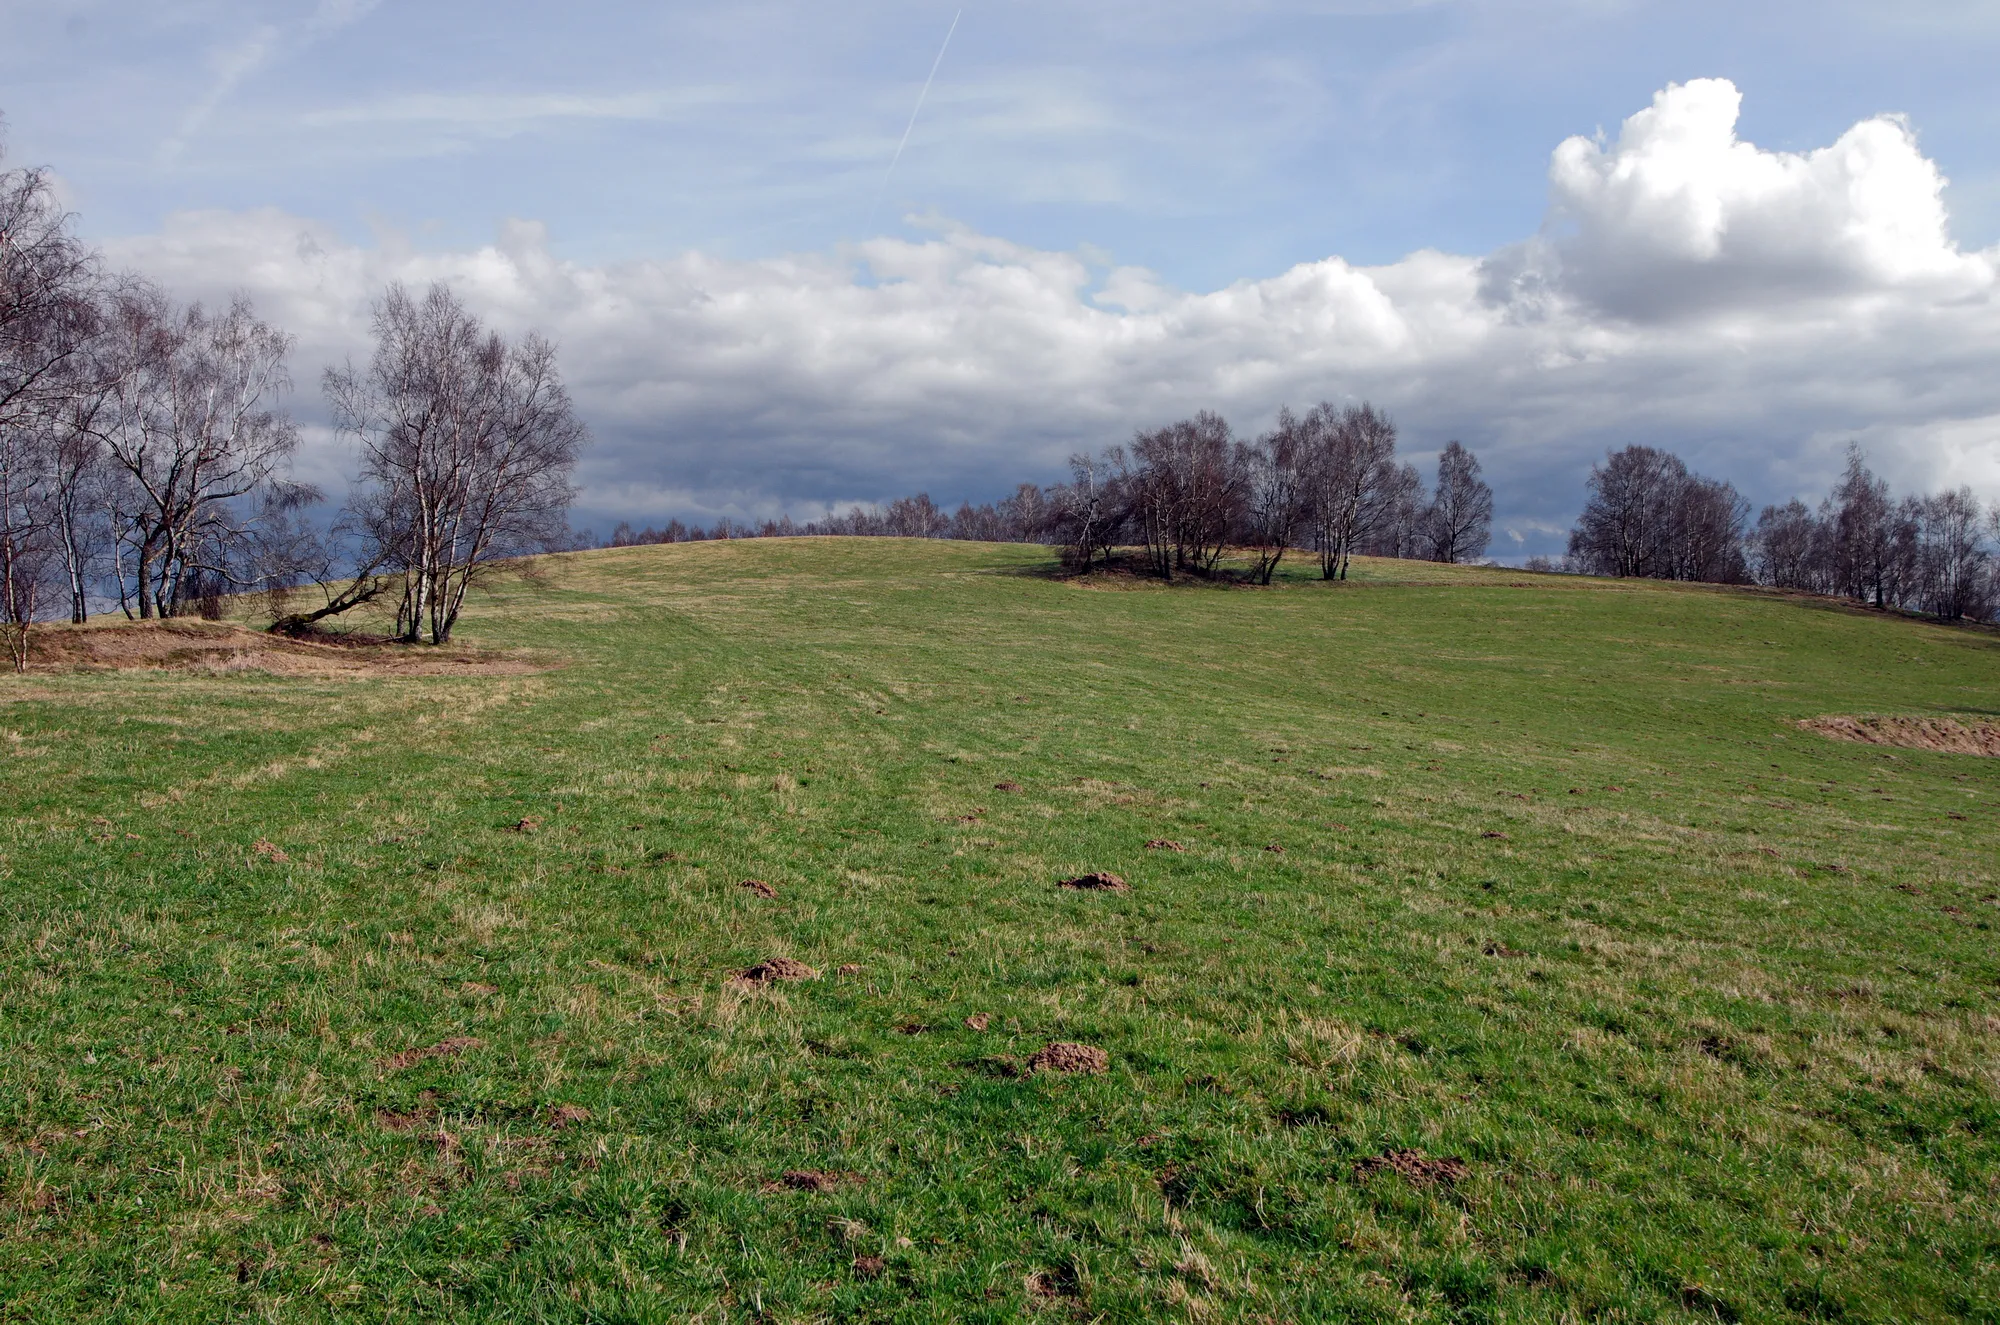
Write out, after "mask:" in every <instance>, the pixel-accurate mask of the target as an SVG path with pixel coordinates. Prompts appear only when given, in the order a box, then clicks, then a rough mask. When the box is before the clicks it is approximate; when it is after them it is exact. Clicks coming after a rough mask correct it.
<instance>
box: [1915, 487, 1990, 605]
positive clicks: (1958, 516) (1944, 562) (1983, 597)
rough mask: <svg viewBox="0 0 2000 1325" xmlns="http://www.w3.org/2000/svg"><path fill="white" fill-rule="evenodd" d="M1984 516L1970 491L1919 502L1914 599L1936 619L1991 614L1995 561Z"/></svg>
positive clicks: (1942, 495)
mask: <svg viewBox="0 0 2000 1325" xmlns="http://www.w3.org/2000/svg"><path fill="white" fill-rule="evenodd" d="M1983 515H1984V512H1983V511H1982V510H1981V509H1980V504H1979V499H1978V498H1977V497H1975V496H1973V494H1972V489H1970V488H1959V489H1957V490H1956V491H1949V490H1947V491H1945V492H1940V493H1937V494H1936V495H1934V496H1930V497H1925V498H1922V499H1921V500H1919V501H1918V502H1917V503H1916V510H1915V516H1916V520H1915V524H1916V557H1915V561H1916V565H1915V568H1914V570H1915V574H1914V575H1913V576H1912V579H1913V581H1914V583H1913V584H1912V586H1911V587H1912V588H1913V589H1914V590H1915V592H1914V593H1913V594H1912V595H1911V597H1913V598H1914V599H1915V600H1916V603H1917V605H1918V606H1920V607H1921V608H1922V609H1923V610H1924V611H1926V612H1929V613H1930V614H1931V615H1933V616H1936V617H1940V618H1942V619H1944V620H1946V621H1957V620H1960V619H1962V618H1965V617H1968V616H1970V617H1981V616H1984V615H1986V614H1987V613H1988V612H1989V611H1990V610H1991V608H1992V606H1993V603H1992V599H1991V597H1990V596H1989V595H1990V593H1991V585H1992V578H1991V575H1990V573H1989V562H1990V561H1991V556H1990V554H1989V553H1988V552H1987V551H1986V549H1985V548H1984V547H1983V546H1982V543H1983V539H1982V537H1981V535H1982V533H1983V532H1984V531H1983V530H1982V528H1981V525H1982V523H1983Z"/></svg>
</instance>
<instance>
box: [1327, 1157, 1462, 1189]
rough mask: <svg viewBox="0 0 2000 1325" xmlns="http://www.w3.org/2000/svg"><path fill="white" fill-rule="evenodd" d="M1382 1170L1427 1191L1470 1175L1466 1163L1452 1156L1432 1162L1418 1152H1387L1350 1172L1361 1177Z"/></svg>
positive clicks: (1367, 1160) (1370, 1158)
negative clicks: (1401, 1176) (1429, 1188)
mask: <svg viewBox="0 0 2000 1325" xmlns="http://www.w3.org/2000/svg"><path fill="white" fill-rule="evenodd" d="M1385 1169H1386V1170H1389V1171H1390V1172H1393V1173H1400V1174H1402V1175H1403V1177H1404V1179H1405V1180H1406V1181H1408V1182H1409V1183H1410V1184H1411V1185H1412V1186H1415V1187H1430V1186H1434V1185H1436V1184H1439V1183H1443V1184H1445V1185H1447V1186H1449V1185H1450V1184H1452V1183H1454V1182H1457V1181H1458V1180H1459V1179H1460V1178H1463V1177H1464V1176H1465V1175H1466V1174H1467V1173H1469V1172H1471V1169H1470V1168H1469V1167H1468V1166H1467V1165H1466V1162H1465V1161H1464V1160H1462V1159H1460V1158H1459V1157H1458V1156H1456V1155H1441V1156H1438V1157H1436V1158H1433V1157H1431V1156H1429V1155H1426V1154H1424V1153H1423V1152H1422V1151H1421V1150H1391V1151H1390V1152H1389V1153H1388V1154H1386V1155H1370V1156H1369V1157H1368V1158H1367V1159H1364V1160H1362V1161H1361V1162H1360V1163H1358V1164H1356V1165H1355V1166H1354V1172H1355V1173H1356V1174H1357V1175H1361V1176H1365V1175H1367V1174H1370V1173H1380V1172H1382V1171H1383V1170H1385Z"/></svg>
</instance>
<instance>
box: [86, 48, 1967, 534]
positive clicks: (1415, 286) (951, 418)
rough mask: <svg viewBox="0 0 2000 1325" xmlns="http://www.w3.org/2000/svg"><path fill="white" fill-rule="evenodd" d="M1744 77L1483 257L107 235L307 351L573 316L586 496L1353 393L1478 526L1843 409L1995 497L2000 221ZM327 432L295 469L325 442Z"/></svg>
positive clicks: (967, 490) (608, 506) (1655, 118)
mask: <svg viewBox="0 0 2000 1325" xmlns="http://www.w3.org/2000/svg"><path fill="white" fill-rule="evenodd" d="M1737 110H1738V97H1737V93H1736V89H1735V88H1734V87H1732V86H1731V85H1729V84H1728V83H1725V82H1721V81H1718V80H1703V81H1697V82H1694V83H1689V84H1686V85H1677V86H1673V87H1670V88H1668V89H1667V90H1666V91H1664V92H1662V93H1661V94H1660V95H1659V96H1658V97H1657V98H1656V99H1655V102H1654V104H1653V105H1652V106H1651V107H1649V108H1647V109H1645V110H1643V111H1641V112H1640V113H1638V114H1636V115H1634V116H1633V117H1632V118H1631V119H1630V120H1628V121H1627V122H1626V124H1625V125H1624V127H1623V130H1622V132H1621V133H1620V134H1618V135H1617V136H1616V137H1615V138H1613V139H1610V140H1608V141H1599V140H1593V139H1586V138H1573V139H1570V140H1569V141H1567V142H1564V143H1563V144H1561V145H1560V146H1559V147H1558V148H1557V149H1556V151H1555V153H1554V156H1553V159H1552V163H1551V166H1550V177H1549V178H1550V205H1549V214H1548V221H1547V224H1546V225H1545V226H1544V227H1543V228H1542V230H1541V231H1540V232H1539V233H1537V234H1536V235H1533V236H1531V237H1528V238H1527V239H1525V240H1523V241H1522V242H1521V243H1518V244H1515V245H1511V246H1508V247H1506V248H1504V249H1502V250H1500V251H1498V252H1496V253H1493V254H1488V255H1477V256H1468V255H1453V254H1446V253H1439V252H1434V251H1420V252H1417V253H1413V254H1411V255H1409V256H1407V257H1405V258H1403V259H1402V260H1401V261H1398V262H1395V263H1391V264H1387V265H1378V266H1368V267H1361V266H1353V265H1350V264H1348V263H1347V262H1344V261H1342V260H1341V259H1339V258H1327V259H1324V260H1322V261H1318V262H1310V263H1303V264H1300V265H1298V266H1295V267H1292V268H1291V269H1290V270H1287V271H1284V272H1281V273H1279V274H1278V275H1275V276H1271V277H1269V278H1266V279H1262V280H1245V281H1240V282H1237V283H1235V284H1232V285H1230V286H1227V287H1225V288H1223V289H1219V290H1214V291H1210V292H1207V293H1191V292H1186V291H1182V290H1177V289H1174V288H1171V287H1170V286H1168V285H1167V284H1165V283H1164V282H1162V281H1160V280H1159V279H1157V278H1156V277H1154V276H1153V275H1152V274H1151V273H1148V272H1145V271H1143V270H1138V269H1134V268H1116V267H1107V266H1105V265H1103V264H1102V263H1101V262H1099V261H1098V260H1097V259H1095V258H1094V257H1093V255H1091V254H1089V253H1064V252H1049V251H1045V250H1040V249H1036V248H1032V247H1029V246H1025V245H1020V244H1014V243H1009V242H1007V241H1005V240H1002V239H997V238H994V237H992V236H988V235H982V234H978V233H974V232H973V231H971V230H969V229H966V228H962V227H957V226H954V225H951V224H950V223H947V222H934V223H932V224H931V225H930V227H929V229H928V232H927V233H926V234H925V236H924V237H922V238H918V239H878V240H873V241H870V242H867V243H862V244H857V245H853V246H848V247H843V248H839V249H835V250H831V251H825V252H818V253H805V254H799V255H793V256H789V257H781V258H771V259H765V260H757V261H736V260H725V259H720V258H715V257H712V256H707V255H704V254H702V253H687V254H684V255H682V256H680V257H677V258H672V259H666V260H654V261H634V262H621V263H610V264H603V265H591V264H586V263H578V262H573V261H564V260H561V259H559V258H557V257H556V256H554V255H553V253H552V251H551V248H550V244H549V241H548V236H547V235H546V234H545V233H544V231H543V230H542V228H541V227H540V226H539V225H537V224H534V223H530V222H514V223H510V224H509V225H508V226H507V227H506V228H505V229H504V231H503V233H502V234H501V236H500V238H499V239H498V240H497V241H496V242H494V243H493V244H490V245H487V246H484V247H481V248H477V249H473V250H466V251H456V252H442V253H439V252H418V251H415V250H412V249H408V248H405V247H400V246H398V245H397V244H395V243H393V242H389V243H380V244H376V245H370V246H361V245H355V244H352V243H349V242H346V241H343V240H342V239H341V238H340V237H339V236H338V235H337V234H336V233H335V232H334V231H333V230H332V229H331V228H330V227H327V226H325V225H322V224H319V223H316V222H313V221H309V220H303V219H300V218H298V217H295V216H290V215H286V214H283V213H280V212H277V211H269V210H267V211H252V212H234V213H190V214H183V215H180V216H177V217H175V218H174V219H173V220H172V221H171V222H170V223H169V224H168V225H167V226H166V227H165V228H164V229H163V230H162V231H161V232H159V233H157V234H153V235H147V236H141V237H136V238H132V239H128V240H124V241H121V242H119V243H118V244H116V245H114V251H115V254H116V256H117V257H118V258H119V259H120V260H122V261H125V262H128V263H130V264H131V265H133V266H134V267H137V268H138V269H140V270H142V271H145V272H148V273H150V274H152V275H154V276H155V277H156V278H158V279H161V280H163V281H165V282H166V283H168V284H169V285H170V286H172V287H174V288H176V289H179V290H181V291H184V292H187V293H207V294H211V295H212V294H218V293H221V292H222V291H224V290H231V289H244V290H247V291H248V292H249V293H251V294H252V295H253V296H254V297H255V298H256V299H257V300H258V301H259V304H260V306H261V307H263V308H264V310H265V311H266V312H267V315H269V316H271V317H273V318H274V319H276V320H278V321H280V322H281V323H283V324H284V325H286V326H288V327H290V328H292V329H293V330H295V331H296V332H297V333H298V335H299V337H300V341H301V347H300V354H299V363H300V365H301V368H302V376H308V377H309V376H311V375H314V374H316V373H317V371H318V366H319V365H320V364H323V363H326V362H332V361H335V360H338V359H340V358H342V357H345V356H349V355H353V356H357V357H358V356H360V355H363V354H365V352H366V326H367V308H368V303H369V301H370V299H371V298H373V297H374V296H375V295H376V294H377V293H379V291H380V290H381V288H382V286H383V285H384V284H385V283H386V282H388V281H390V280H402V281H406V282H412V283H422V282H426V281H431V280H445V281H449V282H450V283H451V284H452V285H453V286H454V287H456V288H457V289H458V290H459V291H460V292H461V294H463V295H464V296H465V297H466V298H467V299H468V301H469V302H471V303H472V304H473V305H474V306H475V307H477V308H479V309H480V310H481V311H482V312H484V313H485V314H486V315H487V316H488V317H490V318H491V319H492V320H493V321H494V322H495V323H496V324H498V325H501V326H503V327H508V328H525V327H529V326H533V327H537V328H540V329H541V330H543V331H544V332H546V333H548V334H550V335H552V336H554V337H555V338H556V339H557V340H558V341H559V343H560V345H561V347H562V352H563V359H564V363H565V366H566V370H567V372H568V375H569V377H570V379H571V381H572V384H573V386H574V388H575V390H576V394H577V397H578V400H579V403H580V404H581V406H582V408H583V411H584V413H585V415H586V417H587V418H588V420H589V422H590V423H591V426H592V428H593V429H594V431H595V433H596V435H597V438H598V445H597V448H596V450H595V451H594V453H593V455H592V458H591V460H590V462H589V464H588V466H587V467H586V470H585V472H584V475H583V479H584V487H585V493H584V499H583V502H582V507H583V514H584V516H585V518H586V519H590V520H595V521H597V522H599V523H600V525H601V524H603V523H605V522H608V521H611V520H615V519H620V518H628V519H633V520H660V519H664V518H666V517H668V516H680V517H682V518H688V517H691V516H693V517H702V518H712V517H713V516H715V515H719V514H730V515H733V516H747V517H757V516H762V515H766V514H773V513H776V512H777V511H779V510H789V511H790V512H791V513H793V514H794V515H798V516H810V515H814V514H817V513H818V512H819V511H820V510H821V509H822V508H823V507H824V506H825V505H827V504H829V503H832V504H844V503H847V502H851V501H864V502H865V501H873V500H879V499H882V498H886V497H889V496H893V495H896V494H898V493H902V492H906V491H911V490H915V489H919V488H925V489H928V490H929V491H931V492H932V494H933V495H934V496H937V497H939V498H940V499H944V500H955V499H958V498H960V497H974V498H990V497H993V496H998V495H1000V494H1001V493H1003V492H1004V491H1006V490H1007V489H1008V488H1009V487H1010V486H1011V485H1012V484H1013V483H1014V482H1016V481H1019V480H1021V479H1037V480H1047V479H1051V478H1054V477H1056V476H1057V474H1058V473H1059V472H1060V470H1061V466H1062V462H1063V460H1064V457H1066V456H1067V455H1068V454H1069V452H1071V451H1073V450H1077V449H1083V448H1095V447H1097V446H1100V445H1103V444H1105V443H1107V442H1110V441H1115V440H1119V439H1121V438H1122V437H1123V436H1125V435H1126V434H1127V433H1129V432H1130V430H1131V429H1132V428H1134V427H1135V426H1140V425H1145V424H1149V423H1153V422H1157V421H1160V420H1164V419H1167V418H1170V417H1173V416H1175V415H1178V414H1181V413H1183V412H1187V411H1191V410H1194V409H1197V408H1215V409H1219V410H1222V411H1223V412H1224V413H1226V414H1227V415H1228V416H1229V417H1230V418H1232V420H1235V421H1236V422H1238V423H1239V425H1241V426H1243V427H1246V428H1255V427H1258V426H1261V425H1262V424H1263V423H1264V422H1265V421H1266V420H1268V418H1269V416H1270V415H1271V414H1272V413H1273V412H1274V411H1275V409H1276V408H1277V406H1278V405H1280V404H1283V403H1287V402H1289V403H1292V404H1294V405H1297V404H1304V403H1309V402H1311V401H1314V400H1318V399H1334V400H1341V399H1347V398H1361V397H1366V398H1369V399H1372V400H1375V401H1376V402H1378V403H1381V404H1384V405H1386V406H1387V407H1388V408H1389V409H1390V410H1391V411H1392V412H1393V413H1394V414H1395V415H1396V416H1397V418H1398V419H1399V420H1400V421H1401V423H1402V424H1403V426H1404V430H1405V438H1406V443H1405V445H1406V449H1408V450H1410V451H1412V452H1416V453H1425V452H1430V451H1434V450H1435V449H1437V448H1438V447H1440V446H1442V444H1443V443H1444V442H1445V441H1446V440H1448V439H1450V438H1453V437H1456V438H1459V439H1461V440H1463V441H1464V442H1466V444H1467V445H1469V446H1471V447H1473V448H1474V449H1475V450H1476V451H1478V452H1479V453H1480V454H1481V456H1482V458H1483V460H1484V461H1485V465H1486V469H1487V472H1488V474H1489V476H1490V477H1491V478H1492V479H1493V481H1494V483H1495V486H1496V488H1497V489H1498V493H1499V506H1500V509H1499V515H1498V524H1499V526H1500V528H1501V529H1502V530H1503V531H1509V532H1503V533H1502V534H1501V535H1500V536H1499V537H1498V538H1496V543H1495V551H1496V552H1498V553H1501V554H1503V555H1505V554H1508V553H1511V552H1516V551H1518V552H1533V551H1538V550H1548V549H1550V548H1553V547H1554V546H1556V544H1557V543H1558V542H1559V538H1560V532H1561V530H1562V529H1563V528H1564V527H1565V526H1566V524H1567V522H1568V520H1569V518H1570V515H1571V513H1572V512H1573V511H1574V509H1575V507H1576V506H1577V504H1578V502H1579V500H1580V497H1581V486H1582V478H1583V474H1584V471H1585V470H1586V469H1587V467H1588V465H1589V463H1590V461H1591V459H1592V458H1593V457H1595V456H1596V455H1598V454H1600V453H1601V452H1602V450H1603V449H1604V448H1605V447H1607V446H1611V445H1618V444H1623V443H1625V442H1630V441H1643V442H1649V443H1654V444H1659V445H1665V446H1669V447H1673V448H1675V449H1677V450H1679V451H1681V452H1682V453H1683V454H1684V455H1686V456H1687V457H1688V458H1689V460H1690V462H1691V463H1693V464H1695V465H1696V466H1697V467H1698V468H1701V469H1704V470H1707V471H1709V472H1712V473H1717V474H1720V475H1722V476H1725V477H1728V478H1730V479H1732V480H1734V481H1736V482H1737V483H1738V484H1739V485H1740V486H1742V487H1743V489H1744V490H1745V492H1746V493H1747V494H1748V495H1750V496H1751V497H1752V498H1753V499H1755V500H1776V499H1783V498H1785V497H1789V496H1791V495H1793V494H1794V493H1816V492H1818V491H1820V490H1821V489H1823V487H1824V485H1825V484H1826V482H1827V481H1828V479H1829V476H1830V474H1831V472H1832V469H1833V468H1834V466H1835V464H1836V461H1837V456H1838V452H1839V450H1840V448H1841V447H1843V446H1844V445H1845V443H1846V442H1847V441H1848V440H1849V439H1850V438H1857V439H1859V440H1862V441H1863V442H1864V443H1865V444H1867V445H1869V446H1870V447H1871V448H1873V450H1874V451H1875V453H1876V456H1877V459H1878V461H1879V463H1880V465H1881V467H1882V468H1883V469H1884V470H1885V472H1887V473H1889V474H1890V475H1891V476H1892V478H1894V479H1896V480H1898V481H1900V482H1902V483H1905V484H1917V483H1922V484H1934V483H1941V482H1953V483H1957V482H1970V483H1973V484H1974V485H1975V486H1978V487H1981V488H1983V489H1984V490H1985V491H1986V492H1987V493H1988V494H1993V493H1995V492H1996V491H2000V454H1996V447H1995V445H1994V439H1995V437H1996V435H2000V379H1996V378H1995V376H1994V374H1993V373H1992V372H1991V371H1990V364H1991V363H1992V361H1993V356H1994V351H1995V349H1996V348H2000V303H1997V302H1996V269H2000V251H1986V252H1964V251H1961V250H1960V249H1959V248H1958V247H1956V246H1955V244H1954V243H1953V241H1952V239H1951V237H1950V231H1949V227H1948V218H1947V216H1946V213H1945V207H1944V202H1943V196H1944V188H1945V181H1944V180H1943V178H1942V176H1941V175H1940V173H1939V172H1938V170H1937V169H1936V167H1935V166H1934V165H1933V164H1932V163H1931V162H1930V161H1929V160H1927V159H1926V158H1925V157H1924V155H1923V154H1922V152H1921V151H1920V150H1919V147H1918V145H1917V143H1916V140H1915V138H1914V136H1913V135H1912V134H1911V132H1910V131H1909V129H1908V127H1907V126H1906V125H1904V124H1903V123H1902V122H1901V121H1899V120H1897V119H1894V118H1877V119H1871V120H1867V121H1864V122H1863V123H1860V124H1858V125H1855V126H1854V127H1853V128H1851V129H1850V130H1848V131H1847V132H1846V133H1845V134H1843V135H1841V136H1840V137H1839V138H1838V140H1837V141H1835V142H1833V143H1831V144H1829V145H1826V146H1824V147H1822V148H1819V149H1817V150H1814V151H1809V152H1804V153H1781V152H1773V151H1767V150H1763V149H1760V148H1758V147H1756V146H1754V145H1752V144H1750V143H1747V142H1743V141H1741V140H1739V139H1738V137H1737V136H1736V133H1735V124H1736V117H1737ZM316 445H318V446H320V447H321V448H322V449H321V450H320V451H319V452H318V453H316V455H315V456H314V457H312V458H311V460H310V461H309V463H312V464H316V465H319V466H321V467H322V468H323V469H325V470H327V471H328V472H331V471H332V470H334V469H335V468H337V457H336V456H335V455H334V454H333V452H332V451H330V450H327V449H324V448H330V447H333V446H334V445H335V444H334V443H333V442H332V441H331V440H329V439H324V438H322V439H321V441H320V442H318V443H316Z"/></svg>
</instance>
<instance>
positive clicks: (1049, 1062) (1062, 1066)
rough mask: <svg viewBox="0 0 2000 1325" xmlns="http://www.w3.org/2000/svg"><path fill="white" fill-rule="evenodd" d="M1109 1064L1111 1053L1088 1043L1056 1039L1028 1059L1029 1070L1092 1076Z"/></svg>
mask: <svg viewBox="0 0 2000 1325" xmlns="http://www.w3.org/2000/svg"><path fill="white" fill-rule="evenodd" d="M1110 1066H1111V1055H1110V1054H1107V1053H1105V1052H1104V1051H1103V1050H1102V1049H1099V1048H1096V1047H1094V1046H1092V1045H1088V1044H1065V1043H1062V1042H1060V1041H1058V1042H1057V1043H1055V1044H1051V1045H1049V1046H1047V1047H1046V1048H1044V1049H1042V1050H1041V1051H1040V1052H1039V1053H1037V1054H1036V1055H1035V1056H1034V1057H1032V1058H1030V1059H1029V1060H1028V1070H1029V1071H1030V1072H1081V1073H1084V1074H1086V1075H1090V1076H1094V1075H1096V1074H1097V1073H1099V1072H1102V1071H1104V1070H1105V1069H1106V1068H1108V1067H1110Z"/></svg>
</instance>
